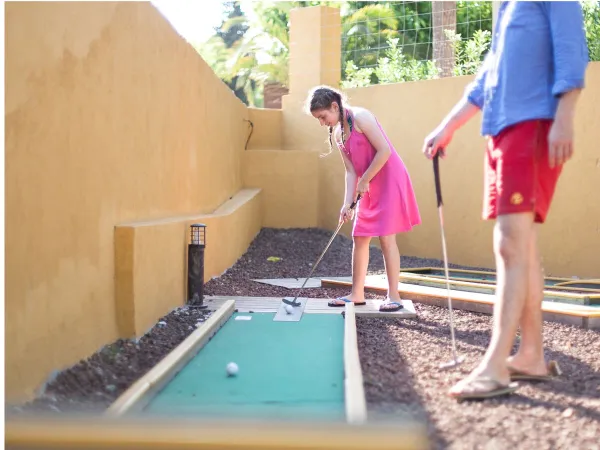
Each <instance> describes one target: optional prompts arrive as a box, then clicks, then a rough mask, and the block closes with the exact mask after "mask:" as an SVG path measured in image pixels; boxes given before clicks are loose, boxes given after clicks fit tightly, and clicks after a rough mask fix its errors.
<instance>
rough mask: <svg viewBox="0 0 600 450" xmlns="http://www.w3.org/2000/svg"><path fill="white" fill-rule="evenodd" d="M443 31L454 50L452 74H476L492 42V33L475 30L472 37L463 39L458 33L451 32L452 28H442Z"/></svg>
mask: <svg viewBox="0 0 600 450" xmlns="http://www.w3.org/2000/svg"><path fill="white" fill-rule="evenodd" d="M444 32H445V33H446V38H447V39H449V40H450V43H451V44H450V45H452V49H453V50H454V58H455V60H454V68H453V74H454V75H455V76H461V75H474V74H476V73H477V70H479V67H480V66H481V63H482V62H483V58H484V56H485V54H486V53H487V51H488V49H489V46H490V43H491V42H492V33H491V32H490V31H487V30H477V31H475V33H473V38H472V39H469V40H468V41H465V40H461V36H460V34H458V33H453V32H452V30H444Z"/></svg>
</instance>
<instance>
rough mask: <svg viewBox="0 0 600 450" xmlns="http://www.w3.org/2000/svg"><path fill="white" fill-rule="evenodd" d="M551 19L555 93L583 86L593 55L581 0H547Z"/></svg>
mask: <svg viewBox="0 0 600 450" xmlns="http://www.w3.org/2000/svg"><path fill="white" fill-rule="evenodd" d="M544 3H545V6H546V10H547V12H548V17H549V21H550V31H551V34H552V50H553V52H554V55H553V56H554V84H553V86H552V94H553V95H561V94H564V93H565V92H568V91H571V90H573V89H582V88H583V87H584V81H585V70H586V68H587V64H588V60H589V55H588V48H587V42H586V39H585V26H584V22H583V11H582V9H581V5H580V4H579V2H573V1H557V2H544Z"/></svg>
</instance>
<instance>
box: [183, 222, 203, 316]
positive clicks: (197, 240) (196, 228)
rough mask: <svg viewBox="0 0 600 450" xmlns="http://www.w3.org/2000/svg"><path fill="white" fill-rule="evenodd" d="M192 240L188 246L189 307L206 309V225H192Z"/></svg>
mask: <svg viewBox="0 0 600 450" xmlns="http://www.w3.org/2000/svg"><path fill="white" fill-rule="evenodd" d="M190 233H191V239H190V243H189V245H188V305H190V306H193V307H195V308H206V306H207V305H205V304H204V247H205V246H206V225H204V224H203V223H195V224H192V226H191V228H190Z"/></svg>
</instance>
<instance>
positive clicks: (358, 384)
mask: <svg viewBox="0 0 600 450" xmlns="http://www.w3.org/2000/svg"><path fill="white" fill-rule="evenodd" d="M344 403H345V405H344V406H345V408H346V421H347V422H348V423H350V424H353V425H358V424H363V423H365V422H366V421H367V401H366V398H365V390H364V385H363V375H362V368H361V365H360V357H359V355H358V338H357V335H356V313H355V309H354V304H352V303H348V304H346V305H345V311H344Z"/></svg>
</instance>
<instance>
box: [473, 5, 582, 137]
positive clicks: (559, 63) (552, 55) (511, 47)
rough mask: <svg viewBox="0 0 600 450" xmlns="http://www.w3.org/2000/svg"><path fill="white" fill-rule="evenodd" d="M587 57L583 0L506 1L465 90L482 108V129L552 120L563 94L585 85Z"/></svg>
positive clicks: (490, 131) (492, 132)
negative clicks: (482, 59)
mask: <svg viewBox="0 0 600 450" xmlns="http://www.w3.org/2000/svg"><path fill="white" fill-rule="evenodd" d="M588 59H589V56H588V49H587V43H586V39H585V28H584V24H583V12H582V9H581V5H580V4H579V2H577V1H551V2H537V1H535V2H533V1H509V2H502V4H501V5H500V7H499V9H498V20H497V26H496V29H495V32H494V35H493V37H492V46H491V49H490V51H489V52H488V54H487V56H486V58H485V60H484V62H483V64H482V66H481V68H480V70H479V72H478V74H477V76H476V77H475V80H474V81H473V82H472V83H470V84H469V86H468V87H467V89H466V91H465V95H466V96H467V99H468V100H469V102H471V103H473V104H474V105H476V106H478V107H479V108H480V109H481V110H482V113H483V118H482V126H481V133H482V134H483V135H489V136H495V135H497V134H498V133H500V131H502V130H503V129H504V128H506V127H508V126H509V125H513V124H515V123H518V122H522V121H524V120H531V119H553V118H554V115H555V113H556V107H557V105H558V98H559V96H560V94H562V93H565V92H568V91H570V90H572V89H577V88H583V85H584V77H585V69H586V67H587V64H588Z"/></svg>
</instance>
